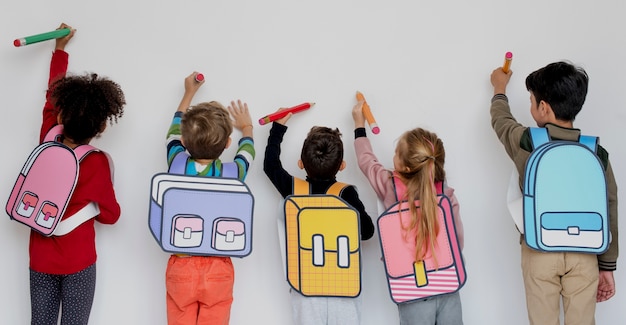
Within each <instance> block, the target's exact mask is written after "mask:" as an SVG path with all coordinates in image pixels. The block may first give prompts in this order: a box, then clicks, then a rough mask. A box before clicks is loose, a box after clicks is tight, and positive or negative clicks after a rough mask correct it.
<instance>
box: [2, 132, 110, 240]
mask: <svg viewBox="0 0 626 325" xmlns="http://www.w3.org/2000/svg"><path fill="white" fill-rule="evenodd" d="M62 131H63V126H61V125H57V126H55V127H53V128H52V129H50V131H49V132H48V133H47V134H46V137H45V138H44V141H43V142H42V143H41V144H40V145H38V146H37V147H35V149H34V150H33V151H32V152H31V154H30V155H29V156H28V159H27V160H26V163H25V164H24V167H22V170H21V171H20V174H19V175H18V177H17V180H16V181H15V185H14V186H13V190H12V191H11V195H10V196H9V200H8V201H7V204H6V212H7V214H8V215H9V217H10V218H11V219H13V220H15V221H17V222H20V223H22V224H24V225H26V226H29V227H31V228H32V229H34V230H36V231H38V232H39V233H41V234H42V235H44V236H52V235H59V236H60V235H64V234H66V233H68V232H70V231H71V230H73V229H74V228H75V227H77V226H78V225H80V224H81V223H83V222H84V221H86V220H88V219H90V218H92V217H94V216H96V215H98V214H99V210H98V206H97V205H96V204H95V203H90V204H88V205H87V206H85V208H83V209H82V210H80V211H79V212H78V213H77V214H75V215H72V216H71V217H69V218H66V220H64V221H63V223H61V218H62V217H63V214H64V212H65V209H66V208H67V204H68V202H69V200H70V198H71V197H72V194H73V193H74V187H75V186H76V182H77V180H78V172H79V163H80V161H81V160H82V159H83V158H84V157H85V156H86V155H87V154H89V153H91V152H94V151H98V149H97V148H95V147H93V146H90V145H81V146H78V147H76V148H75V149H73V150H72V149H71V148H70V147H68V146H66V145H64V144H63V143H61V142H59V141H57V140H58V137H59V136H60V135H61V134H62ZM70 219H71V220H70ZM66 221H67V222H66ZM61 224H63V225H62V226H61Z"/></svg>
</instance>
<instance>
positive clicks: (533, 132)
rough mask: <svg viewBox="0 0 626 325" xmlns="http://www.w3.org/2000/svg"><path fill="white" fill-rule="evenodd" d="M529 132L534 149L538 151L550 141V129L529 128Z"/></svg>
mask: <svg viewBox="0 0 626 325" xmlns="http://www.w3.org/2000/svg"><path fill="white" fill-rule="evenodd" d="M528 130H529V131H530V139H531V140H532V145H533V149H537V148H539V146H541V145H542V144H544V143H548V142H549V141H550V136H549V135H548V129H546V128H535V127H529V128H528Z"/></svg>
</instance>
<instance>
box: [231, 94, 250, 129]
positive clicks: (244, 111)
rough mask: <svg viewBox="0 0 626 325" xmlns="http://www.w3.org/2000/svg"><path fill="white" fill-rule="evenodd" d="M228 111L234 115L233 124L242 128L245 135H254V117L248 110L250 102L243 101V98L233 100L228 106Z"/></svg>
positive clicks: (237, 127)
mask: <svg viewBox="0 0 626 325" xmlns="http://www.w3.org/2000/svg"><path fill="white" fill-rule="evenodd" d="M228 111H229V112H230V115H231V116H232V117H233V119H234V121H233V126H234V127H235V128H236V129H237V130H240V131H241V133H242V135H243V136H244V137H252V129H253V127H252V118H251V117H250V112H249V111H248V104H247V103H243V104H242V103H241V100H237V102H235V101H231V102H230V105H229V106H228Z"/></svg>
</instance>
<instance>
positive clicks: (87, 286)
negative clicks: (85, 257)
mask: <svg viewBox="0 0 626 325" xmlns="http://www.w3.org/2000/svg"><path fill="white" fill-rule="evenodd" d="M95 289H96V264H95V263H94V264H92V265H91V266H89V267H87V268H85V269H84V270H82V271H79V272H77V273H73V274H68V275H56V274H46V273H39V272H35V271H33V270H30V304H31V324H32V325H56V324H57V322H58V318H59V308H62V309H63V310H62V315H61V325H86V324H87V322H88V321H89V314H90V313H91V305H92V303H93V297H94V293H95Z"/></svg>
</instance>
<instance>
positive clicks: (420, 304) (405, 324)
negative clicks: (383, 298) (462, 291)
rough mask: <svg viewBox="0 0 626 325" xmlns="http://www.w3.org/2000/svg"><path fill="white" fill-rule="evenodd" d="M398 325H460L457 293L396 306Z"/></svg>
mask: <svg viewBox="0 0 626 325" xmlns="http://www.w3.org/2000/svg"><path fill="white" fill-rule="evenodd" d="M398 312H399V313H400V325H462V324H463V313H462V311H461V296H460V295H459V293H458V292H455V293H452V294H447V295H442V296H437V297H433V298H428V299H426V300H420V301H416V302H409V303H404V304H399V305H398Z"/></svg>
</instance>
